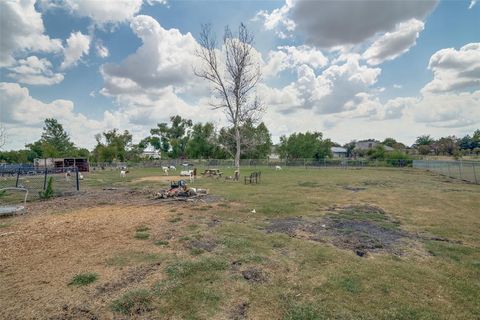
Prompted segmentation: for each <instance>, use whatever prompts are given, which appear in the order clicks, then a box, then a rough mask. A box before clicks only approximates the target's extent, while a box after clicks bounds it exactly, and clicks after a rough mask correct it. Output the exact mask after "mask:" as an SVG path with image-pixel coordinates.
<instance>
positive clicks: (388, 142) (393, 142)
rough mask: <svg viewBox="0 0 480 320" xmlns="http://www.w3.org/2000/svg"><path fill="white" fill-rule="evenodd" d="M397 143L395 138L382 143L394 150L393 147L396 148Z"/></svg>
mask: <svg viewBox="0 0 480 320" xmlns="http://www.w3.org/2000/svg"><path fill="white" fill-rule="evenodd" d="M397 143H398V142H397V140H395V139H393V138H386V139H385V140H383V142H382V144H383V145H384V146H389V147H391V148H393V146H394V145H395V144H397Z"/></svg>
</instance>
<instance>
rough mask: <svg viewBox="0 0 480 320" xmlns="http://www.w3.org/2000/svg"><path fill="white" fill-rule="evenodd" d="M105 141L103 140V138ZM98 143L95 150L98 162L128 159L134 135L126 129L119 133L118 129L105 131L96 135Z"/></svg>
mask: <svg viewBox="0 0 480 320" xmlns="http://www.w3.org/2000/svg"><path fill="white" fill-rule="evenodd" d="M102 138H103V139H104V140H105V142H103V141H102V140H103V139H102ZM95 140H97V145H96V146H95V149H94V150H93V155H94V158H95V160H96V161H97V162H110V163H111V162H113V161H125V160H127V153H128V151H129V150H130V148H131V143H132V135H131V134H130V133H129V132H128V130H125V131H124V132H123V133H119V132H118V129H112V130H110V131H105V132H103V134H97V135H95Z"/></svg>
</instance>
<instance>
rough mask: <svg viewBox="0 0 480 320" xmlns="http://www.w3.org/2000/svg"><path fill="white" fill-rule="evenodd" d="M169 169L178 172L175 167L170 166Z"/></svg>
mask: <svg viewBox="0 0 480 320" xmlns="http://www.w3.org/2000/svg"><path fill="white" fill-rule="evenodd" d="M169 168H170V170H174V171H176V170H177V168H176V167H175V166H170V167H169Z"/></svg>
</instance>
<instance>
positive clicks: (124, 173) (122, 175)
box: [120, 170, 128, 178]
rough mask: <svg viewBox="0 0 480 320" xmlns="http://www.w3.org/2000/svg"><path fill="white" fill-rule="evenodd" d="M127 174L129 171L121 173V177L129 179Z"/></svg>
mask: <svg viewBox="0 0 480 320" xmlns="http://www.w3.org/2000/svg"><path fill="white" fill-rule="evenodd" d="M127 172H128V171H127V170H122V171H120V177H122V178H126V177H127Z"/></svg>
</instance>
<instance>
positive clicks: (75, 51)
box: [60, 31, 90, 69]
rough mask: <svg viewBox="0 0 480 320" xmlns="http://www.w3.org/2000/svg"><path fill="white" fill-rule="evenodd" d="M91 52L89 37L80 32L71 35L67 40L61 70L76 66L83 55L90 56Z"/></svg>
mask: <svg viewBox="0 0 480 320" xmlns="http://www.w3.org/2000/svg"><path fill="white" fill-rule="evenodd" d="M89 50H90V37H89V36H88V35H84V34H83V33H81V32H80V31H78V32H75V33H72V34H70V37H69V38H68V39H67V46H66V47H65V49H64V52H63V54H64V60H63V62H62V64H61V65H60V69H66V68H68V67H71V66H74V65H76V64H77V62H78V60H80V58H81V57H82V56H83V55H87V54H88V51H89Z"/></svg>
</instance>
